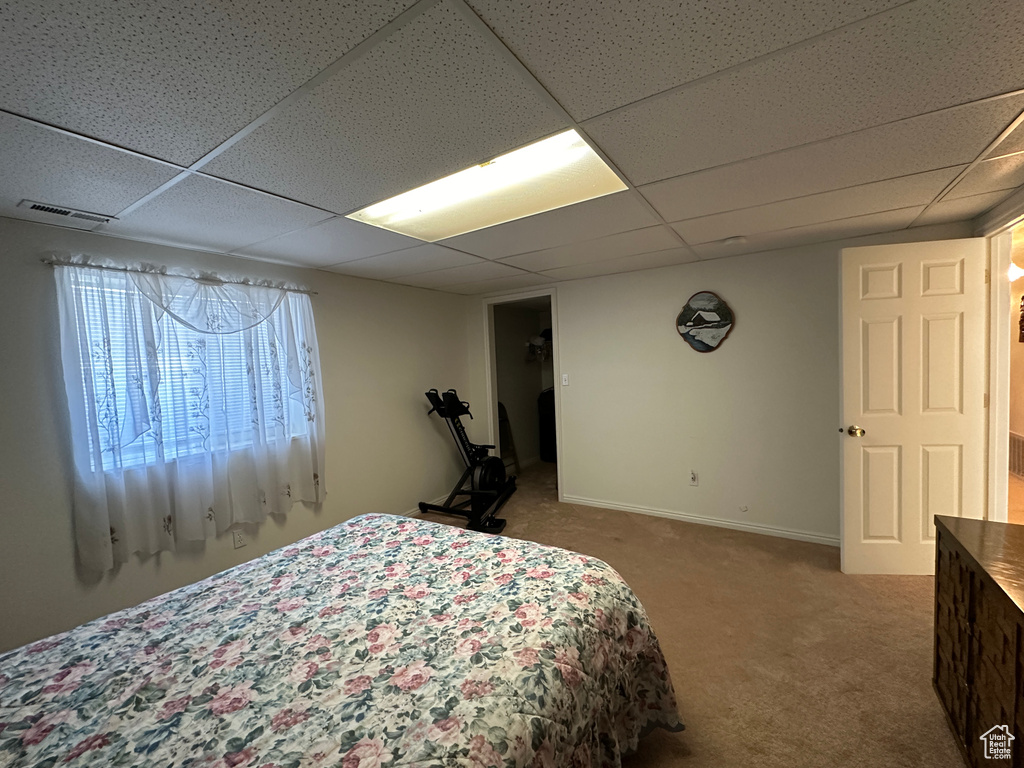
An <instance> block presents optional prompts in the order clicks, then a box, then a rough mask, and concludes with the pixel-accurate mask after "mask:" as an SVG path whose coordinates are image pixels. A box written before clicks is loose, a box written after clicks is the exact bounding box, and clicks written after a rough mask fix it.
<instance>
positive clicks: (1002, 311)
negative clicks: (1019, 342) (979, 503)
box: [985, 227, 1013, 523]
mask: <svg viewBox="0 0 1024 768" xmlns="http://www.w3.org/2000/svg"><path fill="white" fill-rule="evenodd" d="M986 236H987V237H988V241H989V325H988V327H989V334H988V343H989V355H988V357H989V367H988V376H989V386H988V392H989V408H988V508H987V509H986V515H985V519H986V520H993V521H995V522H998V523H1005V522H1006V521H1007V516H1008V506H1007V502H1008V500H1007V493H1008V489H1007V485H1008V480H1009V474H1010V444H1009V443H1010V441H1009V436H1010V344H1011V339H1012V338H1013V330H1012V323H1011V321H1010V310H1011V307H1010V295H1011V288H1010V281H1009V278H1008V277H1007V272H1008V270H1009V268H1010V256H1011V251H1012V250H1013V233H1012V230H1011V228H1009V227H1004V228H1002V229H1001V230H1000V231H998V232H996V233H991V234H987V235H986Z"/></svg>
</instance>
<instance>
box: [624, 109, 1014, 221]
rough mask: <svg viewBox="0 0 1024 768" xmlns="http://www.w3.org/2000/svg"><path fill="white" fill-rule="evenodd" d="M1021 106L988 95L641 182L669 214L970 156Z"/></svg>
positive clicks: (794, 193)
mask: <svg viewBox="0 0 1024 768" xmlns="http://www.w3.org/2000/svg"><path fill="white" fill-rule="evenodd" d="M1021 110H1024V97H1022V96H1017V97H1013V98H1005V99H993V100H991V101H985V102H981V103H975V104H970V105H966V106H961V107H954V108H952V109H946V110H942V111H940V112H932V113H930V114H927V115H921V116H919V117H913V118H909V119H907V120H900V121H899V122H895V123H889V124H888V125H882V126H877V127H875V128H868V129H867V130H863V131H858V132H856V133H851V134H847V135H845V136H839V137H836V138H833V139H826V140H824V141H820V142H815V143H812V144H805V145H803V146H801V147H795V148H793V149H787V150H783V151H781V152H775V153H772V154H768V155H762V156H761V157H756V158H752V159H750V160H742V161H740V162H737V163H732V164H729V165H723V166H719V167H717V168H709V169H708V170H705V171H697V172H696V173H691V174H687V175H685V176H677V177H676V178H674V179H667V180H665V181H659V182H655V183H654V184H649V185H647V186H644V187H641V189H640V191H641V192H642V193H643V195H644V196H645V197H646V198H647V199H648V200H649V201H650V202H651V204H652V205H653V206H654V207H655V208H656V209H658V212H659V213H661V214H662V216H664V217H665V218H666V219H667V220H668V221H678V220H680V219H688V218H694V217H697V216H705V215H708V214H711V213H719V212H721V211H730V210H733V209H736V208H746V207H749V206H753V205H762V204H764V203H770V202H774V201H776V200H785V199H787V198H791V197H801V196H803V195H811V194H815V193H818V192H826V191H828V190H832V189H841V188H843V187H850V186H854V185H857V184H865V183H868V182H871V181H879V180H882V179H891V178H894V177H896V176H904V175H907V174H913V173H919V172H922V171H928V170H932V169H936V168H944V167H947V166H952V165H958V164H963V163H970V162H971V161H973V160H974V159H975V158H976V157H977V156H978V155H979V154H980V153H981V152H982V151H983V150H984V149H985V147H987V146H988V144H989V143H990V142H991V141H992V140H993V139H994V138H995V137H996V136H998V135H999V133H1000V132H1001V131H1003V130H1004V129H1005V128H1006V126H1007V125H1009V124H1010V123H1011V122H1012V121H1013V119H1014V118H1015V117H1016V116H1017V115H1018V114H1020V112H1021Z"/></svg>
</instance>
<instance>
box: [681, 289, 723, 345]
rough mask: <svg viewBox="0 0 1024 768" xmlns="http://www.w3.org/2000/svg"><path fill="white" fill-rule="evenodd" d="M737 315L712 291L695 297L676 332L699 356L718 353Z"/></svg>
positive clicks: (687, 303)
mask: <svg viewBox="0 0 1024 768" xmlns="http://www.w3.org/2000/svg"><path fill="white" fill-rule="evenodd" d="M732 324H733V315H732V310H731V309H729V305H728V304H726V303H725V302H724V301H722V299H720V298H719V297H718V295H717V294H714V293H712V292H711V291H701V292H700V293H695V294H693V296H691V297H690V298H689V299H688V300H687V302H686V304H685V305H684V306H683V311H682V312H680V313H679V316H678V317H677V318H676V329H677V330H678V331H679V335H680V336H682V337H683V338H684V339H686V343H687V344H689V345H690V346H691V347H693V348H694V349H695V350H697V351H698V352H713V351H714V350H716V349H718V345H719V344H721V343H722V341H723V340H724V339H725V337H726V336H728V335H729V331H731V330H732Z"/></svg>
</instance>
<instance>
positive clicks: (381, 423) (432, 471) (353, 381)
mask: <svg viewBox="0 0 1024 768" xmlns="http://www.w3.org/2000/svg"><path fill="white" fill-rule="evenodd" d="M54 251H69V252H83V253H88V254H90V255H93V256H98V257H104V256H109V257H114V258H122V259H128V260H138V261H150V262H155V263H160V264H167V265H170V266H176V265H177V266H182V267H202V268H206V269H212V270H215V271H220V272H221V273H223V274H236V275H249V276H253V277H268V278H275V279H291V280H294V281H296V282H299V283H301V284H304V285H306V286H308V287H310V288H313V289H315V290H317V291H319V295H317V296H314V297H313V310H314V313H315V317H316V325H317V333H318V336H319V342H320V358H321V364H322V369H323V378H324V390H325V402H326V409H327V474H326V480H327V483H328V497H327V501H326V503H325V504H324V506H323V509H322V510H320V511H319V512H314V511H312V510H309V509H306V508H304V507H302V506H296V507H294V508H293V510H292V512H291V514H290V515H288V516H287V518H286V519H285V520H284V521H274V520H268V521H267V522H266V523H264V524H263V525H262V526H260V527H259V528H258V529H254V530H252V531H251V532H250V541H249V544H248V546H247V547H245V548H243V549H239V550H235V549H233V548H232V546H231V542H230V537H229V536H223V537H221V538H219V539H216V540H211V541H208V542H206V543H205V546H202V545H200V546H198V547H197V548H196V549H195V550H194V551H189V552H179V553H175V554H171V553H163V554H161V555H159V556H156V557H150V558H148V559H146V560H141V561H140V560H139V559H137V558H136V559H133V560H132V561H131V562H129V563H126V564H124V565H123V566H122V567H121V568H120V569H119V570H117V571H115V572H110V573H107V574H105V575H103V576H101V577H98V578H97V577H95V576H92V575H89V574H83V573H79V572H78V571H77V569H76V565H75V557H74V549H73V547H74V542H73V538H72V527H71V511H70V477H71V473H70V467H69V461H70V457H69V450H68V437H67V423H66V422H67V414H66V400H65V396H64V390H63V383H62V379H61V369H60V360H59V351H58V329H57V306H56V296H55V290H54V281H53V275H52V271H51V270H50V269H49V268H47V267H45V266H44V265H42V264H41V263H40V262H39V259H40V258H41V257H44V256H46V255H47V254H49V253H52V252H54ZM470 303H471V300H469V299H465V298H463V297H459V296H452V295H448V294H441V293H437V292H432V291H424V290H419V289H414V288H404V287H399V286H393V285H386V284H384V283H378V282H373V281H366V280H357V279H353V278H346V277H342V276H339V275H332V274H329V273H326V272H317V271H310V270H297V269H288V268H285V267H278V266H275V265H271V264H265V263H261V262H256V261H249V260H241V259H232V258H229V257H225V256H216V255H212V254H205V253H198V252H194V251H185V250H180V249H175V248H167V247H162V246H155V245H148V244H145V243H138V242H132V241H128V240H119V239H116V238H109V237H101V236H98V235H92V234H89V233H79V232H73V231H70V230H66V229H60V228H56V227H48V226H44V225H39V224H31V223H27V222H20V221H15V220H12V219H3V218H0V328H2V332H0V493H2V495H0V586H2V588H0V650H4V649H8V648H11V647H14V646H17V645H20V644H22V643H25V642H28V641H30V640H32V639H35V638H38V637H41V636H45V635H48V634H51V633H53V632H57V631H60V630H64V629H67V628H70V627H72V626H75V625H77V624H79V623H81V622H83V621H86V620H88V619H92V618H95V617H97V616H101V615H104V614H106V613H109V612H111V611H114V610H117V609H120V608H122V607H125V606H128V605H134V604H136V603H138V602H140V601H141V600H144V599H146V598H148V597H150V596H152V595H156V594H159V593H162V592H165V591H167V590H170V589H173V588H175V587H178V586H181V585H183V584H187V583H189V582H193V581H196V580H198V579H201V578H204V577H205V576H208V575H210V574H212V573H216V572H218V571H220V570H223V569H225V568H228V567H230V566H232V565H235V564H236V563H239V562H242V561H244V560H247V559H250V558H253V557H256V556H257V555H260V554H263V553H264V552H268V551H270V550H272V549H275V548H277V547H280V546H283V545H285V544H287V543H290V542H293V541H296V540H297V539H299V538H301V537H303V536H306V535H308V534H311V533H313V532H315V531H318V530H321V529H323V528H326V527H329V526H331V525H334V524H335V523H338V522H340V521H342V520H345V519H347V518H348V517H351V516H353V515H357V514H361V513H364V512H395V513H401V512H406V511H408V510H411V509H412V508H414V507H415V505H416V502H418V501H420V500H425V499H433V498H436V497H437V496H440V495H441V494H443V493H445V492H446V491H447V490H448V489H449V488H450V486H451V485H452V484H453V483H454V482H455V479H457V477H458V476H459V474H460V472H461V469H462V467H461V462H460V461H459V459H458V456H457V454H456V453H455V448H454V445H453V444H452V440H451V437H450V435H449V434H448V431H447V429H445V428H444V425H443V424H442V423H441V422H440V420H438V419H437V418H436V417H431V418H430V419H428V418H427V416H426V411H427V409H428V406H427V401H426V398H424V397H423V392H425V391H426V390H427V389H429V388H430V387H435V386H436V387H438V388H442V389H447V388H449V387H456V388H458V389H459V390H460V391H463V390H466V391H469V390H470V388H471V387H470V381H469V376H468V356H467V337H468V335H469V333H470V325H469V324H468V323H467V305H468V304H470ZM482 421H483V420H481V422H482ZM469 427H470V429H471V430H476V426H475V425H474V424H473V423H472V422H470V424H469ZM480 430H483V431H485V430H486V428H485V426H484V425H483V424H482V423H481V425H480ZM472 436H473V437H474V438H475V439H477V440H479V441H483V438H484V437H485V434H483V433H482V432H481V433H479V434H477V433H475V432H474V433H472Z"/></svg>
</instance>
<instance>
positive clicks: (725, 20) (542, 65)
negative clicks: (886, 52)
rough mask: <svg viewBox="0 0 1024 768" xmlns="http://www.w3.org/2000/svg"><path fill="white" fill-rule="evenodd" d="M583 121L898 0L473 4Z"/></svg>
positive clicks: (479, 0) (477, 0)
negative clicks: (851, 0)
mask: <svg viewBox="0 0 1024 768" xmlns="http://www.w3.org/2000/svg"><path fill="white" fill-rule="evenodd" d="M469 2H470V5H472V6H473V8H475V9H476V10H477V12H478V13H479V14H480V15H481V17H482V18H483V19H484V21H486V22H487V24H488V25H489V26H490V27H491V29H493V30H494V31H495V32H496V33H497V35H498V36H499V37H500V38H501V39H502V40H503V41H504V42H505V43H506V44H507V45H508V46H509V47H510V48H511V49H512V50H513V51H515V52H516V55H517V56H519V57H520V58H521V59H522V60H523V61H524V63H525V64H526V66H527V67H529V69H530V71H531V72H533V73H534V74H535V75H536V76H537V77H538V78H539V79H540V81H541V82H542V83H544V85H545V86H546V87H547V88H548V90H550V91H551V92H552V93H553V94H554V96H555V98H557V99H558V100H559V101H560V102H561V103H562V104H563V105H564V106H565V107H566V108H567V109H568V110H569V112H570V113H571V114H572V115H573V116H575V117H576V118H577V119H583V118H585V117H590V116H592V115H596V114H598V113H601V112H606V111H607V110H609V109H613V108H615V107H619V106H622V105H623V104H628V103H630V102H634V101H638V100H639V99H642V98H645V97H647V96H650V95H652V94H655V93H658V92H659V91H664V90H666V89H668V88H672V87H673V86H676V85H680V84H681V83H685V82H688V81H690V80H694V79H696V78H698V77H703V76H705V75H708V74H710V73H712V72H717V71H718V70H721V69H724V68H726V67H730V66H733V65H735V64H739V63H740V62H743V61H747V60H749V59H753V58H756V57H758V56H762V55H764V54H766V53H769V52H771V51H776V50H779V49H780V48H785V47H786V46H789V45H792V44H793V43H796V42H799V41H801V40H803V39H805V38H808V37H812V36H814V35H819V34H821V33H822V32H827V31H828V30H831V29H836V28H837V27H841V26H843V25H845V24H849V23H851V22H854V21H857V20H859V19H862V18H865V17H867V16H870V15H872V14H875V13H878V12H880V11H884V10H886V9H887V8H892V7H894V6H896V5H899V4H900V3H901V2H902V0H859V1H854V2H835V1H834V0H796V2H784V3H778V2H776V3H769V2H765V1H764V0H717V1H716V2H711V3H680V2H678V0H653V1H648V2H643V3H638V2H635V0H601V2H588V3H571V2H570V3H567V2H559V1H558V0H544V1H543V2H526V1H525V0H520V1H519V2H509V0H469Z"/></svg>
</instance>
